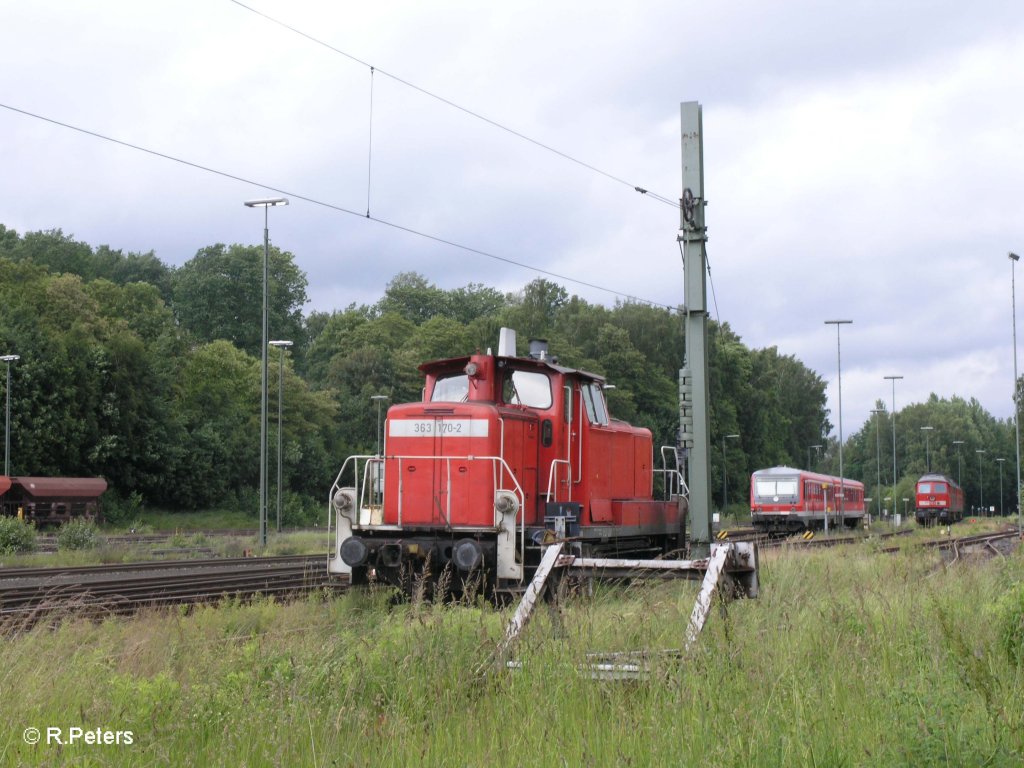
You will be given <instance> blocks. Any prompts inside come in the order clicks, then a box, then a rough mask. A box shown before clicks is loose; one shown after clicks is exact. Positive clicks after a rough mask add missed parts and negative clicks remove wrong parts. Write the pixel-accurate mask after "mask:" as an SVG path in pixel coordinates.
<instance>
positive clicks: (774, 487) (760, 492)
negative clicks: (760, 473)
mask: <svg viewBox="0 0 1024 768" xmlns="http://www.w3.org/2000/svg"><path fill="white" fill-rule="evenodd" d="M796 483H797V481H796V480H795V479H792V480H778V479H764V480H762V479H760V478H759V479H757V480H756V481H754V493H755V494H756V495H757V496H758V497H764V496H767V497H774V496H793V497H795V496H796V495H797V493H796V490H797V485H796Z"/></svg>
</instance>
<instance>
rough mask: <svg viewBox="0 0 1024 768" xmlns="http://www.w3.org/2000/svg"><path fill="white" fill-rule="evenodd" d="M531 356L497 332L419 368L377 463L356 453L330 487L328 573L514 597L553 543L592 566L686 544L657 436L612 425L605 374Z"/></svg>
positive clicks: (677, 491)
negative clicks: (563, 542) (490, 346)
mask: <svg viewBox="0 0 1024 768" xmlns="http://www.w3.org/2000/svg"><path fill="white" fill-rule="evenodd" d="M530 347H531V350H530V356H529V357H517V356H516V352H515V334H514V332H513V331H510V330H509V329H502V338H501V343H500V344H499V348H498V354H497V355H493V354H491V351H490V350H488V351H487V354H480V353H477V354H474V355H472V356H470V357H461V358H455V359H449V360H438V361H435V362H431V363H426V364H424V365H421V366H420V371H422V372H423V373H424V374H425V377H426V385H425V387H424V389H423V400H422V401H421V402H416V403H405V404H396V405H393V406H391V407H390V408H389V409H388V413H387V421H386V422H385V441H384V450H383V454H382V455H379V456H350V457H349V458H348V459H347V460H346V461H345V463H344V465H343V466H342V468H341V470H340V471H339V473H338V476H337V479H336V480H335V482H334V485H333V487H332V488H331V495H330V499H331V507H332V510H331V513H330V515H329V517H330V521H329V525H333V526H334V528H335V531H336V534H335V537H334V544H333V550H334V551H333V552H332V554H331V557H330V560H329V565H328V568H329V570H330V571H331V572H332V573H336V574H346V575H349V576H350V577H351V579H352V582H353V583H362V582H365V581H366V580H367V578H368V577H369V576H370V574H371V573H372V574H373V575H374V576H375V578H376V579H377V580H380V581H384V582H386V583H390V584H393V585H395V586H398V587H399V588H401V589H403V590H406V591H408V590H409V589H410V588H411V586H412V584H413V582H414V581H415V580H419V582H420V583H425V584H426V585H427V586H428V588H433V586H435V585H436V584H437V583H438V580H439V578H441V574H443V573H445V572H448V573H450V574H452V575H455V576H458V577H460V578H458V579H454V578H445V582H444V583H445V584H452V585H453V586H454V588H456V589H458V588H459V586H458V585H459V584H460V583H462V582H466V581H468V579H469V578H470V577H472V578H473V579H480V580H482V582H483V584H484V585H485V586H486V588H487V589H488V590H489V591H495V590H496V591H498V592H503V591H510V592H511V591H517V590H519V589H521V588H522V586H523V585H524V584H525V582H526V581H527V580H528V579H529V578H530V577H531V576H532V570H533V569H534V568H535V567H536V565H537V563H538V562H539V560H540V556H541V548H542V544H543V543H545V542H546V541H547V540H550V538H551V537H568V538H570V539H572V540H573V542H574V544H573V546H574V547H575V549H576V550H577V551H578V552H579V553H580V554H583V555H589V556H629V557H651V556H655V555H658V554H663V553H666V552H669V551H672V550H677V549H681V548H683V547H684V546H685V531H686V512H687V505H686V499H685V485H684V483H683V480H682V476H681V474H680V473H679V471H678V470H677V469H675V468H672V469H656V468H655V467H654V450H653V443H652V437H651V432H650V431H649V430H647V429H643V428H639V427H634V426H631V425H629V424H627V423H625V422H623V421H620V420H618V419H614V418H612V417H611V416H610V415H609V413H608V408H607V405H606V403H605V396H604V379H603V378H602V377H601V376H597V375H594V374H591V373H586V372H584V371H579V370H574V369H570V368H564V367H562V366H560V365H558V363H557V360H556V359H555V358H551V357H548V355H547V345H546V343H545V342H536V341H531V342H530ZM662 456H663V457H667V456H668V457H671V459H672V461H673V463H674V456H675V453H674V451H667V450H662ZM656 476H658V477H659V483H658V486H659V488H660V489H662V490H663V494H662V495H663V496H664V498H663V499H660V500H659V499H655V498H654V493H653V489H654V486H655V478H656Z"/></svg>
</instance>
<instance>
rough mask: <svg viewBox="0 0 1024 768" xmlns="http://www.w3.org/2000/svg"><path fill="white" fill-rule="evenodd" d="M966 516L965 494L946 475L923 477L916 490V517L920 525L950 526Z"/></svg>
mask: <svg viewBox="0 0 1024 768" xmlns="http://www.w3.org/2000/svg"><path fill="white" fill-rule="evenodd" d="M963 516H964V492H963V489H962V488H961V487H960V486H959V485H957V484H956V482H955V481H954V480H952V479H951V478H948V477H946V476H945V475H936V474H931V475H922V476H921V479H920V480H918V481H917V487H916V488H915V489H914V517H915V519H916V520H917V522H918V524H919V525H934V524H935V523H939V524H941V525H948V524H949V523H956V522H959V521H960V520H962V519H963Z"/></svg>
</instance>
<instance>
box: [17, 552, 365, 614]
mask: <svg viewBox="0 0 1024 768" xmlns="http://www.w3.org/2000/svg"><path fill="white" fill-rule="evenodd" d="M345 586H347V584H346V583H344V582H341V581H339V580H338V579H337V578H332V577H330V576H329V574H328V573H327V569H326V567H325V565H324V556H323V555H289V556H281V557H259V558H219V559H209V560H165V561H160V562H144V563H124V564H118V565H103V566H77V567H69V568H3V569H0V624H6V625H11V624H12V623H13V624H15V625H18V624H28V625H31V624H33V623H35V622H36V621H38V620H39V619H40V618H43V617H47V616H54V615H62V614H63V615H66V614H69V613H74V614H75V615H80V614H86V615H96V616H102V615H110V614H126V613H132V612H134V611H136V610H138V609H139V608H142V607H150V606H162V605H192V604H196V603H205V602H212V601H216V600H220V599H222V598H225V597H233V598H239V599H244V598H250V597H253V596H255V595H274V596H278V597H294V596H297V595H302V594H308V593H310V592H313V591H317V590H322V589H339V588H344V587H345Z"/></svg>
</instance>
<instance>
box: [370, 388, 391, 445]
mask: <svg viewBox="0 0 1024 768" xmlns="http://www.w3.org/2000/svg"><path fill="white" fill-rule="evenodd" d="M370 399H371V400H374V401H376V403H377V455H378V456H380V407H381V405H382V404H383V403H384V402H385V401H386V400H389V399H390V398H389V397H388V396H387V395H370Z"/></svg>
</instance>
